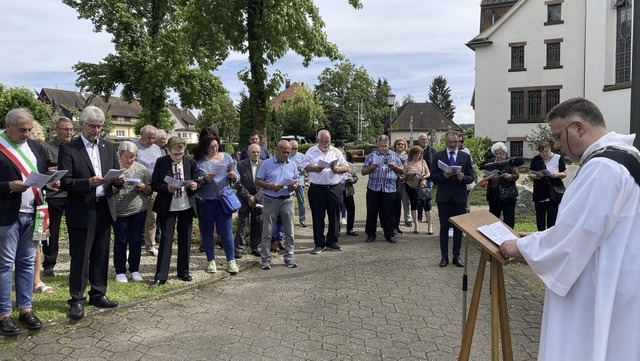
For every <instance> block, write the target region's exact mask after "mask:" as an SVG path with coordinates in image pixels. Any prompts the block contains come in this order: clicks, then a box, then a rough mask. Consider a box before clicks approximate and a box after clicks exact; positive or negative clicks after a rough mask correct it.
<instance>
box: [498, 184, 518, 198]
mask: <svg viewBox="0 0 640 361" xmlns="http://www.w3.org/2000/svg"><path fill="white" fill-rule="evenodd" d="M499 196H500V201H501V202H511V201H515V200H516V199H518V188H516V186H515V184H514V185H511V186H508V187H503V186H500V195H499Z"/></svg>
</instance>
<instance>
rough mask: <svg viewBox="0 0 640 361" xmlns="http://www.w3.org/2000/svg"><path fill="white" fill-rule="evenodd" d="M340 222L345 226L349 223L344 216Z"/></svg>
mask: <svg viewBox="0 0 640 361" xmlns="http://www.w3.org/2000/svg"><path fill="white" fill-rule="evenodd" d="M340 224H341V225H343V226H346V225H347V219H346V218H342V219H341V220H340Z"/></svg>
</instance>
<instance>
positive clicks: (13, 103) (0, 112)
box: [0, 84, 54, 131]
mask: <svg viewBox="0 0 640 361" xmlns="http://www.w3.org/2000/svg"><path fill="white" fill-rule="evenodd" d="M15 108H25V109H27V110H29V111H30V112H31V114H33V117H34V118H35V119H36V120H37V121H38V122H39V123H40V124H41V125H42V127H43V128H44V129H45V130H47V131H49V130H51V128H52V125H53V117H54V112H53V110H52V109H51V107H49V106H48V105H46V104H45V103H43V102H41V101H39V100H38V99H36V97H35V96H34V93H33V92H32V91H31V90H29V89H27V88H5V87H4V86H3V85H2V84H0V128H2V129H4V121H5V118H6V116H7V113H8V112H9V111H10V110H12V109H15Z"/></svg>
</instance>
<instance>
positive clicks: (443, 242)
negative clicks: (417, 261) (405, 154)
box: [430, 131, 475, 267]
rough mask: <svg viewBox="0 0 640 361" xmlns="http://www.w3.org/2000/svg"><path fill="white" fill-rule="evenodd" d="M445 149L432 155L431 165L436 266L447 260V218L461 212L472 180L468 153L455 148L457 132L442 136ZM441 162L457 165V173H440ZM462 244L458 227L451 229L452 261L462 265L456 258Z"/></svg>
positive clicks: (448, 225) (445, 263)
mask: <svg viewBox="0 0 640 361" xmlns="http://www.w3.org/2000/svg"><path fill="white" fill-rule="evenodd" d="M445 140H446V142H447V148H446V149H445V150H443V151H440V152H437V153H435V154H434V155H433V163H432V164H431V168H430V169H431V180H432V181H433V183H435V184H436V185H437V187H438V191H437V193H436V202H437V203H438V216H439V218H440V253H442V259H441V260H440V267H446V266H447V264H448V263H449V251H448V247H449V234H448V232H449V227H451V224H450V222H449V217H453V216H457V215H460V214H463V213H464V212H465V207H466V204H467V184H469V183H471V182H473V180H474V178H475V175H474V173H473V167H472V165H471V156H470V155H469V154H467V153H464V152H462V151H459V149H458V142H459V137H458V132H455V131H448V132H447V133H446V135H445ZM438 161H441V162H443V163H445V164H446V165H449V166H460V167H461V170H460V172H458V173H453V172H444V171H443V170H442V169H440V167H439V166H438ZM461 245H462V232H461V231H460V230H459V229H458V228H454V230H453V264H455V265H456V266H458V267H464V264H463V263H462V261H461V260H460V247H461Z"/></svg>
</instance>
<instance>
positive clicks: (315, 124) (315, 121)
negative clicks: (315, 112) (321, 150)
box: [313, 119, 318, 142]
mask: <svg viewBox="0 0 640 361" xmlns="http://www.w3.org/2000/svg"><path fill="white" fill-rule="evenodd" d="M313 126H314V127H315V128H316V132H315V136H316V138H318V119H314V120H313ZM317 141H318V139H316V142H317Z"/></svg>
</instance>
